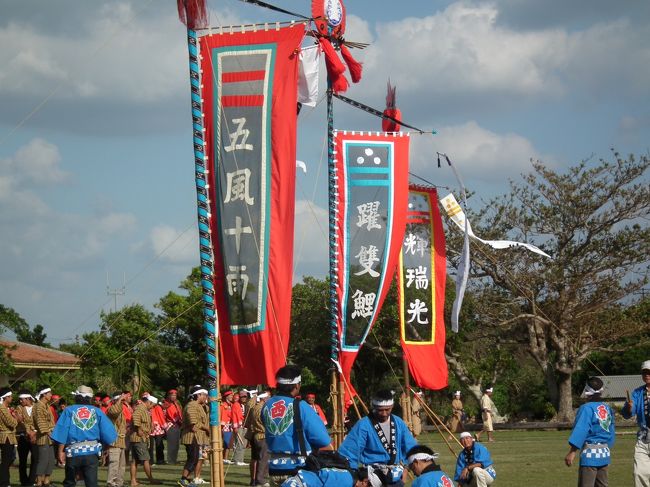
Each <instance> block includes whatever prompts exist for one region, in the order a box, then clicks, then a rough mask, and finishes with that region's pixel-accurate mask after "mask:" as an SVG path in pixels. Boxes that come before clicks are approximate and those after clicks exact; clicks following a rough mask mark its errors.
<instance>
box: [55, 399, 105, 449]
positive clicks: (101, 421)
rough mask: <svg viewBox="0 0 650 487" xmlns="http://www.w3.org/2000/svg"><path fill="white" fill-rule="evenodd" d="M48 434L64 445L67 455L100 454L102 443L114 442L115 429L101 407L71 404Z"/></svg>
mask: <svg viewBox="0 0 650 487" xmlns="http://www.w3.org/2000/svg"><path fill="white" fill-rule="evenodd" d="M50 436H51V437H52V439H53V440H54V441H56V442H58V443H61V444H63V445H65V454H66V456H67V457H78V456H82V455H99V454H101V451H102V443H104V444H106V445H110V444H112V443H114V442H115V440H116V439H117V431H116V430H115V426H113V423H112V422H111V420H110V419H108V417H107V416H106V415H105V414H104V413H103V412H102V410H101V409H99V408H96V407H95V406H91V405H90V404H73V405H72V406H68V407H66V408H65V409H64V410H63V412H62V413H61V416H59V420H58V421H57V422H56V426H55V427H54V430H53V431H52V434H51V435H50Z"/></svg>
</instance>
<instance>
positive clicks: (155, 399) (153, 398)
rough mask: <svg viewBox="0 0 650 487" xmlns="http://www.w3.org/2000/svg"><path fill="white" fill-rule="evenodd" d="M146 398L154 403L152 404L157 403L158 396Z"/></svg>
mask: <svg viewBox="0 0 650 487" xmlns="http://www.w3.org/2000/svg"><path fill="white" fill-rule="evenodd" d="M147 400H148V401H149V402H152V403H154V404H158V398H157V397H153V396H147Z"/></svg>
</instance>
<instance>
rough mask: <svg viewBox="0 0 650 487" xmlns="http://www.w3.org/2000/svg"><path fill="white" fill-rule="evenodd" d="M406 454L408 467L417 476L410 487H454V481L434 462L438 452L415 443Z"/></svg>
mask: <svg viewBox="0 0 650 487" xmlns="http://www.w3.org/2000/svg"><path fill="white" fill-rule="evenodd" d="M406 455H407V463H408V468H409V470H410V471H411V472H413V475H415V476H416V477H417V478H416V479H415V480H414V481H413V483H412V484H411V487H454V482H453V481H452V480H451V478H450V477H449V476H448V475H447V474H446V473H445V472H443V471H442V469H441V468H440V465H438V464H437V463H436V459H437V458H438V454H437V453H435V452H434V451H433V450H432V449H431V448H429V447H428V446H426V445H416V446H414V447H413V448H411V449H410V450H409V451H408V453H407V454H406Z"/></svg>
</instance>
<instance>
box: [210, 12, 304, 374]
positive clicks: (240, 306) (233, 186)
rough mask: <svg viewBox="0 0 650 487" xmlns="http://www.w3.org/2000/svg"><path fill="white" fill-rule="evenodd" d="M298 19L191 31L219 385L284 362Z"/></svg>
mask: <svg viewBox="0 0 650 487" xmlns="http://www.w3.org/2000/svg"><path fill="white" fill-rule="evenodd" d="M304 28H305V27H304V24H295V25H293V26H291V27H285V28H281V29H273V28H272V29H268V30H257V31H251V32H233V33H231V32H227V33H223V34H212V35H206V36H203V37H201V38H200V54H201V61H200V67H201V72H202V78H201V80H202V97H203V100H204V114H203V115H204V122H205V140H206V150H205V154H206V157H207V164H206V167H207V170H208V180H207V181H206V184H207V185H208V187H209V191H208V194H209V197H210V202H209V209H210V213H211V215H210V228H211V231H212V241H213V247H214V257H215V259H214V260H215V269H214V275H215V282H214V286H215V304H216V308H217V316H218V320H219V337H218V339H219V349H220V352H221V353H220V355H221V376H220V381H221V383H222V384H269V385H274V384H275V379H274V376H275V372H276V370H277V369H278V368H279V367H281V366H283V365H284V364H285V362H286V356H287V349H288V345H289V321H290V312H291V283H292V277H293V276H292V272H293V269H292V259H293V220H294V199H295V172H296V116H297V115H296V102H297V83H298V54H297V53H298V50H299V47H300V43H301V41H302V39H303V37H304ZM201 245H203V242H202V243H201Z"/></svg>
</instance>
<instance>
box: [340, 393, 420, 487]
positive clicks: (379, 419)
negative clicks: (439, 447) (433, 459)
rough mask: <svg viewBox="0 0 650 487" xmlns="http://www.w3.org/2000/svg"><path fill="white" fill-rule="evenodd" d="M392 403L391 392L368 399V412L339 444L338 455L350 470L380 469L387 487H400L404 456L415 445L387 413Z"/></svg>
mask: <svg viewBox="0 0 650 487" xmlns="http://www.w3.org/2000/svg"><path fill="white" fill-rule="evenodd" d="M394 404H395V402H394V400H393V393H392V392H391V391H379V392H377V393H376V394H375V395H374V397H373V398H372V402H371V405H372V411H371V413H370V414H369V415H368V416H366V417H364V418H361V419H360V420H359V421H358V422H357V424H355V425H354V427H353V428H352V429H351V430H350V432H349V433H348V436H346V438H345V440H343V443H342V444H341V447H340V448H339V453H341V455H343V456H344V457H346V458H347V459H348V460H349V461H350V466H351V467H352V468H357V467H359V466H361V465H374V466H381V467H382V468H383V470H384V473H385V474H386V477H387V478H388V483H389V485H393V486H395V487H399V486H403V485H404V481H403V477H404V474H405V472H404V467H403V465H402V464H403V463H404V462H406V453H407V452H408V451H409V450H410V449H411V448H413V447H414V446H415V445H417V442H416V441H415V438H413V435H412V434H411V432H410V431H409V429H408V426H406V423H404V421H402V419H401V418H399V417H397V416H395V415H393V414H391V413H392V411H393V406H394Z"/></svg>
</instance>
